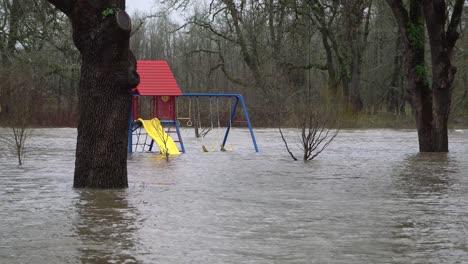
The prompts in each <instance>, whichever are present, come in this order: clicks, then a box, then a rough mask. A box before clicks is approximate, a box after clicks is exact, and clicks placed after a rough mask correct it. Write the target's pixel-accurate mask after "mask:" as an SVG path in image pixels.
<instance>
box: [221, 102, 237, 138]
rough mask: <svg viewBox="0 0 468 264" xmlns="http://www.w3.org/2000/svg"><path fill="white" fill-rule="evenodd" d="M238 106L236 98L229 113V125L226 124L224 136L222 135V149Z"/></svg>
mask: <svg viewBox="0 0 468 264" xmlns="http://www.w3.org/2000/svg"><path fill="white" fill-rule="evenodd" d="M238 105H239V97H238V96H236V102H235V103H234V106H233V107H232V111H231V117H230V118H229V123H228V126H227V128H226V134H225V135H224V139H223V147H225V146H226V141H227V138H228V136H229V131H230V130H231V126H232V120H234V117H235V115H236V110H237V106H238Z"/></svg>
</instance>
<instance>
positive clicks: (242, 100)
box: [238, 95, 258, 152]
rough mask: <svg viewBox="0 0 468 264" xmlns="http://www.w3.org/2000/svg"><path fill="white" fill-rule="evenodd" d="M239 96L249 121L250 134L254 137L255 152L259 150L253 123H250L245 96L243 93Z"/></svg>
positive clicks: (246, 118)
mask: <svg viewBox="0 0 468 264" xmlns="http://www.w3.org/2000/svg"><path fill="white" fill-rule="evenodd" d="M238 98H239V99H240V101H241V104H242V109H244V115H245V120H246V121H247V124H249V130H250V136H251V137H252V142H253V144H254V147H255V152H258V146H257V140H255V135H254V132H253V129H252V123H250V118H249V113H248V112H247V107H246V106H245V102H244V98H243V97H242V95H239V97H238Z"/></svg>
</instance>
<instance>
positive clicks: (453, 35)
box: [446, 0, 465, 54]
mask: <svg viewBox="0 0 468 264" xmlns="http://www.w3.org/2000/svg"><path fill="white" fill-rule="evenodd" d="M464 3H465V0H457V2H455V6H454V7H453V13H452V17H451V18H450V23H449V25H448V28H447V34H446V37H447V42H448V47H449V54H451V53H452V50H453V47H454V46H455V43H456V42H457V40H458V38H459V36H460V34H459V33H458V32H457V27H458V25H459V24H460V19H461V16H462V13H463V5H464Z"/></svg>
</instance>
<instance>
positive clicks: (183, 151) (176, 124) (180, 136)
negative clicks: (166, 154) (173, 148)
mask: <svg viewBox="0 0 468 264" xmlns="http://www.w3.org/2000/svg"><path fill="white" fill-rule="evenodd" d="M174 123H175V127H176V130H177V136H178V137H179V141H180V142H179V143H180V147H181V148H182V153H185V146H184V141H183V140H182V135H181V133H180V128H179V122H178V121H177V118H176V120H175V122H174Z"/></svg>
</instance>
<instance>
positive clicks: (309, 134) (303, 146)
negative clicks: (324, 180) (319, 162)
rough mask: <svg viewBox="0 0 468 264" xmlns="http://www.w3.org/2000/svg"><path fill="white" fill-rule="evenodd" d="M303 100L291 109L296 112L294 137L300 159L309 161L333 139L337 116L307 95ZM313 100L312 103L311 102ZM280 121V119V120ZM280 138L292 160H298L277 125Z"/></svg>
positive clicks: (336, 130)
mask: <svg viewBox="0 0 468 264" xmlns="http://www.w3.org/2000/svg"><path fill="white" fill-rule="evenodd" d="M305 98H306V99H305V100H304V101H300V100H298V101H297V106H296V107H295V108H294V110H293V111H295V112H296V120H295V122H294V123H293V126H294V127H296V128H299V129H298V130H296V131H298V133H297V136H295V139H296V140H298V148H299V149H300V150H301V151H302V159H303V160H304V161H310V160H313V159H315V158H316V157H317V156H318V155H320V154H321V153H322V152H323V151H324V150H325V149H326V148H327V147H328V146H329V145H330V143H331V142H332V141H333V140H334V139H335V137H336V136H337V135H338V133H339V129H338V128H336V127H337V125H338V124H337V123H338V122H337V117H336V114H335V113H333V111H331V110H329V109H328V108H327V107H325V106H321V104H320V103H319V102H318V101H317V100H314V101H312V100H311V97H310V96H309V95H306V96H305ZM312 102H314V103H312ZM280 122H281V121H280ZM279 133H280V135H281V139H282V140H283V142H284V145H285V147H286V151H287V152H288V153H289V155H290V156H291V158H292V159H293V160H298V159H297V157H296V155H295V154H294V153H293V150H292V149H291V147H290V146H289V144H288V139H287V138H286V137H285V135H284V133H283V130H282V129H281V126H280V127H279Z"/></svg>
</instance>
